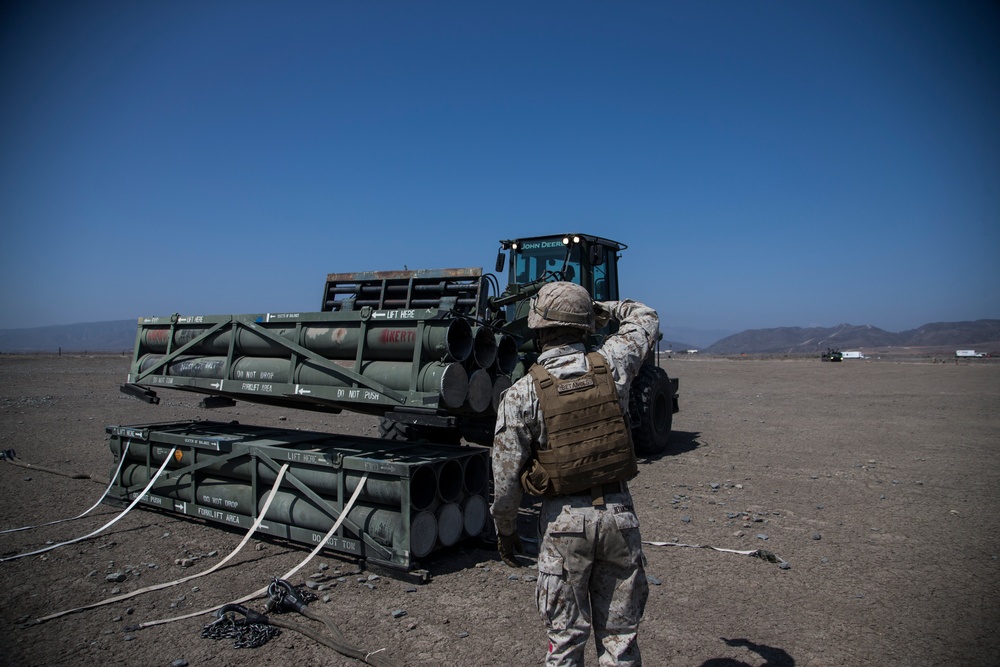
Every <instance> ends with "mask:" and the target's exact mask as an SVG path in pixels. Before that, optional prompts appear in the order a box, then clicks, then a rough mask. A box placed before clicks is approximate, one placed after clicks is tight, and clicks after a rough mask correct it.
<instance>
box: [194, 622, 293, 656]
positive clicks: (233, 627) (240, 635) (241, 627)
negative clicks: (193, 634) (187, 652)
mask: <svg viewBox="0 0 1000 667" xmlns="http://www.w3.org/2000/svg"><path fill="white" fill-rule="evenodd" d="M279 634H281V629H280V628H276V627H274V626H273V625H265V624H263V623H247V622H246V620H245V619H235V618H234V617H233V615H230V614H226V615H225V616H223V617H222V618H220V619H217V620H215V621H212V622H211V623H209V624H207V625H205V626H203V627H202V629H201V637H202V639H215V640H219V639H235V640H236V641H235V642H234V643H233V647H235V648H258V647H260V646H263V645H264V644H266V643H267V642H269V641H271V639H272V638H274V637H277V636H278V635H279Z"/></svg>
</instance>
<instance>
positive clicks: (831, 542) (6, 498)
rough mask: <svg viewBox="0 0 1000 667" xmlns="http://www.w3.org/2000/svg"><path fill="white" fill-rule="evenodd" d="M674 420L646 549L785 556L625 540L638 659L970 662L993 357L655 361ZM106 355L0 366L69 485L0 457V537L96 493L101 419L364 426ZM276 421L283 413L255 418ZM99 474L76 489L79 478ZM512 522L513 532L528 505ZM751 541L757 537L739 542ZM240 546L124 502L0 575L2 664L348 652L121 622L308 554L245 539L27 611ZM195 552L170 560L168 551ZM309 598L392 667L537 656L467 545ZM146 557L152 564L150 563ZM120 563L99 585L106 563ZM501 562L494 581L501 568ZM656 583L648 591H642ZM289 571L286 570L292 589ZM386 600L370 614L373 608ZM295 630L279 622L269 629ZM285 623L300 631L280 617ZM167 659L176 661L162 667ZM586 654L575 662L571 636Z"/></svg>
mask: <svg viewBox="0 0 1000 667" xmlns="http://www.w3.org/2000/svg"><path fill="white" fill-rule="evenodd" d="M667 363H668V369H669V371H670V372H671V373H672V374H674V375H676V376H677V377H679V378H680V379H681V408H682V412H680V413H679V414H678V415H676V416H675V422H674V426H675V440H674V448H673V450H672V451H671V452H669V453H668V454H667V455H665V456H662V457H659V458H656V459H653V460H645V461H644V462H643V464H642V465H641V466H640V474H639V476H638V478H637V479H636V480H635V481H634V482H633V483H632V488H633V492H634V496H635V501H636V507H637V510H638V512H639V515H640V519H641V521H642V533H643V537H644V539H646V540H650V541H672V542H682V543H687V544H701V545H712V546H716V547H723V548H731V549H740V550H748V549H759V548H764V549H767V550H769V551H772V552H774V553H775V554H777V555H778V556H780V557H781V558H783V559H784V560H785V561H787V562H788V563H789V564H790V566H791V567H790V568H788V569H782V568H780V567H779V566H778V565H777V564H774V563H768V562H765V561H763V560H760V559H756V558H750V557H747V556H743V555H738V554H734V553H725V552H718V551H711V550H707V549H691V548H684V547H671V546H663V547H656V546H649V547H647V550H646V556H647V559H648V562H649V568H648V571H649V574H650V575H652V577H655V581H654V585H652V586H651V593H650V598H649V604H648V607H647V609H646V615H645V619H644V622H643V625H642V627H641V631H640V642H641V645H642V647H643V655H644V658H645V661H646V664H647V665H691V666H700V667H708V666H715V667H719V666H726V667H737V666H741V665H752V666H760V665H769V666H777V665H780V666H784V667H789V666H791V665H798V666H803V667H806V666H808V667H812V666H819V665H824V666H832V665H859V666H860V665H908V666H917V665H984V666H985V665H994V664H997V656H1000V634H998V632H997V629H998V627H1000V579H998V569H1000V561H998V555H1000V519H998V516H1000V494H998V488H1000V437H998V436H1000V364H995V363H990V360H984V363H978V362H968V363H963V364H956V363H954V362H949V363H942V364H934V363H929V362H922V363H921V362H915V363H897V362H893V361H867V362H866V361H848V362H844V363H842V364H828V363H821V362H819V361H818V360H814V359H810V360H792V361H789V360H759V359H754V360H732V359H704V358H703V359H699V358H684V359H674V360H671V361H669V362H667ZM127 367H128V359H127V358H125V357H120V356H93V357H83V356H62V357H56V356H3V357H0V425H2V429H0V449H2V450H7V449H14V450H16V452H17V456H18V459H19V460H20V461H22V462H28V463H31V464H35V465H39V466H47V467H50V468H54V469H58V470H61V471H72V472H81V473H86V474H89V475H91V476H93V478H94V479H93V480H89V479H71V478H68V477H65V476H60V475H56V474H51V473H48V472H44V471H41V470H38V469H34V470H32V469H25V468H23V467H18V466H15V465H13V464H11V463H9V462H0V489H2V491H0V494H2V496H0V497H2V499H3V503H2V508H3V513H2V518H0V530H3V529H7V528H14V527H18V526H22V525H26V524H36V523H39V522H44V521H49V520H53V519H57V518H63V517H68V516H74V515H76V514H78V513H80V512H81V511H83V510H84V509H86V508H87V507H89V506H90V505H91V504H93V503H94V502H95V501H96V500H97V498H98V497H99V496H100V494H101V493H102V491H103V488H104V485H105V484H106V482H107V477H108V474H109V469H110V465H111V455H110V453H109V451H108V448H107V445H106V442H105V437H106V436H105V432H104V426H105V425H107V424H139V423H149V422H156V421H168V420H178V419H195V418H203V419H210V418H211V419H222V420H229V419H238V420H240V421H243V422H245V423H259V424H271V425H273V424H275V423H280V425H283V426H286V427H288V428H306V429H313V430H327V431H337V432H345V433H355V434H362V435H373V434H374V422H373V420H371V419H370V418H367V417H359V416H351V415H339V416H338V415H322V414H313V413H304V412H303V413H300V412H296V411H293V410H279V409H273V408H266V407H261V406H254V405H250V404H242V403H241V404H239V405H237V406H236V407H233V408H226V409H222V410H219V411H215V412H209V411H206V410H204V409H200V408H198V407H197V402H198V397H197V396H195V395H190V394H182V393H179V392H169V391H162V392H160V395H161V397H162V398H163V402H162V403H161V404H160V405H158V406H151V405H147V404H144V403H140V402H138V401H135V400H134V399H130V398H127V397H125V396H124V395H122V394H120V393H119V391H118V385H119V384H120V383H121V382H122V381H123V380H124V377H125V373H126V370H127ZM280 418H284V420H283V421H280V422H279V421H278V420H279V419H280ZM98 482H99V483H98ZM117 511H118V510H116V509H114V508H112V507H109V506H106V505H101V506H100V507H99V508H98V509H97V510H95V512H94V513H92V514H91V515H88V516H87V517H85V518H83V519H81V520H79V521H75V522H71V523H63V524H59V525H56V526H49V527H44V528H39V529H37V530H33V531H27V532H18V533H9V534H5V535H0V556H9V555H13V554H16V553H22V552H26V551H29V550H34V549H37V548H40V547H43V546H44V545H45V544H46V542H48V541H62V540H65V539H70V538H73V537H77V536H80V535H84V534H86V533H88V532H90V531H92V530H94V529H96V528H98V527H99V526H101V525H103V524H104V523H106V522H107V521H108V520H110V519H111V518H112V517H113V516H114V515H115V513H116V512H117ZM524 526H525V527H524V531H525V532H529V531H531V530H532V528H531V523H530V510H528V511H526V514H525V521H524ZM763 536H766V538H767V539H766V540H764V539H763ZM241 537H242V536H241V535H239V534H236V533H233V532H227V531H224V530H221V529H219V528H217V527H216V526H215V525H209V524H202V523H199V522H196V521H192V520H189V519H180V518H175V517H172V516H169V515H166V514H159V513H155V512H152V511H148V510H135V511H133V512H131V513H129V514H128V515H126V516H125V517H124V518H123V519H122V520H121V521H119V522H118V523H116V524H115V525H114V526H112V527H111V528H110V529H108V530H107V531H106V532H104V533H102V534H100V535H98V536H96V537H94V538H92V539H90V540H87V541H83V542H79V543H77V544H73V545H69V546H66V547H62V548H59V549H56V550H54V551H51V552H49V553H47V554H45V555H42V556H34V557H29V558H22V559H18V560H12V561H8V562H3V563H0V583H2V590H3V591H4V603H3V605H2V618H3V632H4V643H5V646H4V649H3V652H2V653H0V663H2V664H9V665H143V666H145V665H151V666H163V667H166V666H168V665H171V664H173V663H175V661H186V663H187V664H189V665H192V666H210V665H236V664H241V663H246V662H248V661H252V662H253V663H254V664H260V665H288V664H298V665H320V664H323V665H357V664H360V663H358V662H357V661H353V660H349V659H346V658H343V657H341V656H339V655H337V654H335V653H333V652H332V651H330V650H329V649H327V648H325V647H323V646H321V645H318V644H316V643H315V642H314V641H312V640H310V639H308V638H306V637H303V636H302V635H299V634H296V633H294V632H291V631H283V633H282V634H281V636H279V637H277V638H275V639H274V640H272V641H271V642H270V643H268V644H267V645H265V646H263V647H261V648H258V649H252V650H251V649H235V648H233V647H232V646H231V644H229V643H226V642H214V641H210V640H206V639H202V638H201V637H200V631H201V626H202V624H203V623H205V622H207V621H208V620H209V618H208V617H202V618H197V619H192V620H187V621H180V622H176V623H173V624H169V625H162V626H157V627H152V628H148V629H144V630H139V631H133V632H128V631H126V630H125V628H126V627H127V626H129V625H133V624H136V623H139V622H142V621H151V620H155V619H159V618H166V617H171V616H175V615H178V614H179V613H182V612H186V611H195V610H198V609H202V608H205V607H208V606H211V605H213V604H220V603H223V602H226V601H228V600H230V599H233V598H236V597H239V596H241V595H243V594H246V593H249V592H251V591H253V590H255V589H257V588H259V587H261V586H263V585H265V584H266V583H267V582H268V581H269V579H270V577H272V576H274V575H278V574H281V573H283V572H285V571H287V570H288V569H290V568H291V567H292V566H294V565H295V564H296V563H298V562H299V561H300V560H301V559H302V558H303V557H304V556H305V554H306V553H307V550H306V549H305V548H303V547H300V546H297V545H293V544H289V543H285V542H281V541H273V540H269V539H265V540H260V541H255V542H252V543H251V545H253V546H252V547H248V548H247V549H245V550H244V551H243V552H241V553H240V555H239V556H238V557H237V558H236V564H234V565H230V566H228V567H226V568H225V569H223V570H220V571H219V572H216V573H214V574H212V575H209V576H208V577H204V578H202V579H199V580H198V581H196V582H190V583H189V584H187V585H184V586H179V587H174V588H170V589H166V590H162V591H158V592H153V593H149V594H145V595H142V596H139V597H136V598H133V599H131V600H128V601H126V602H121V603H116V604H112V605H109V606H105V607H100V608H97V609H92V610H88V611H84V612H80V613H76V614H72V615H69V616H65V617H62V618H58V619H55V620H52V621H49V622H47V623H43V624H31V623H30V622H31V621H32V620H33V619H36V618H39V617H42V616H45V615H47V614H50V613H53V612H57V611H60V610H63V609H68V608H73V607H77V606H80V605H84V604H88V603H91V602H97V601H99V600H102V599H104V598H107V597H109V596H111V595H112V590H113V589H114V588H115V587H118V588H119V589H120V590H121V592H128V591H131V590H135V589H138V588H141V587H144V586H148V585H151V584H154V583H158V582H164V581H171V580H174V579H176V578H179V577H181V576H183V575H188V574H191V573H192V572H194V571H198V570H201V569H205V568H208V567H209V566H210V565H212V564H214V563H215V562H218V560H219V559H221V558H222V557H223V556H225V555H226V554H228V553H229V551H230V550H232V549H233V548H234V547H235V546H236V544H237V543H238V542H239V540H240V539H241ZM211 552H216V555H215V556H211V557H204V558H202V559H201V560H198V561H197V562H196V563H195V565H194V567H191V568H187V569H184V568H181V567H179V566H177V565H175V561H176V560H177V559H180V558H184V557H188V556H192V555H195V556H197V555H204V554H209V553H211ZM321 563H322V564H327V565H329V568H330V569H329V570H328V571H329V572H336V571H338V569H339V572H340V576H343V577H344V578H345V581H344V582H343V583H340V584H338V585H337V586H336V587H335V588H333V589H332V590H329V591H327V593H328V594H329V595H330V601H329V602H327V603H323V602H322V601H317V602H314V603H313V604H312V605H311V608H313V609H315V611H316V613H318V614H324V615H329V616H330V617H332V618H333V619H334V620H335V621H336V622H337V623H338V624H339V625H340V627H341V628H342V629H343V630H344V632H345V633H346V634H347V635H348V637H350V638H351V639H353V640H354V641H355V642H356V643H359V644H362V645H364V646H365V647H367V648H371V649H374V648H379V647H385V649H386V652H387V653H388V654H389V655H390V656H391V657H393V658H395V659H396V660H398V661H399V662H401V663H405V664H407V665H471V666H476V665H501V664H503V665H537V664H540V663H541V661H542V656H543V654H544V651H545V644H546V639H545V635H544V632H543V629H542V625H541V622H540V621H539V620H538V618H537V616H536V613H535V610H534V595H533V589H534V584H533V583H532V581H531V574H532V571H531V569H530V568H523V569H521V570H519V571H512V570H511V569H510V568H508V567H506V566H504V565H503V564H502V563H501V562H500V561H499V560H498V559H497V557H496V554H495V552H493V551H492V550H490V549H487V548H484V547H482V546H481V545H480V544H479V543H471V544H470V543H467V544H464V545H462V546H461V547H460V548H455V549H453V550H452V551H449V552H445V553H443V554H438V555H437V556H436V558H434V560H433V561H431V562H429V563H427V567H428V568H429V569H430V571H431V572H432V573H433V579H432V581H431V582H430V583H428V584H426V585H422V586H416V587H415V588H416V590H415V591H411V592H407V589H408V588H410V587H411V586H412V585H411V584H407V583H402V582H400V581H396V580H392V579H387V578H381V579H378V580H376V581H374V589H371V588H369V587H368V586H365V585H363V584H360V583H359V582H358V579H359V577H364V578H365V581H366V582H367V574H368V573H367V572H364V573H359V572H358V567H357V564H356V563H354V562H352V561H350V560H343V559H340V558H338V557H337V556H335V555H332V554H321V555H320V556H319V557H318V558H317V560H316V561H314V562H313V563H312V564H310V566H309V567H308V568H307V569H306V570H305V571H304V573H306V574H307V573H310V572H315V571H316V570H317V568H318V567H319V565H320V564H321ZM151 565H155V567H151ZM121 571H124V572H126V573H128V577H127V579H126V580H125V581H124V582H123V583H119V584H116V583H109V582H107V581H106V576H107V575H108V574H109V573H113V572H121ZM512 575H516V577H515V578H512ZM657 582H658V583H657ZM296 583H297V582H296ZM396 610H405V612H406V614H405V615H404V616H402V617H400V618H394V617H393V612H394V611H396ZM288 620H292V621H294V620H295V619H292V618H289V619H288ZM303 622H307V623H308V622H309V621H303ZM177 664H184V663H183V662H177ZM588 664H591V665H595V664H596V660H595V653H594V651H593V649H590V650H589V653H588Z"/></svg>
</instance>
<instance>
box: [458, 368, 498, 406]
mask: <svg viewBox="0 0 1000 667" xmlns="http://www.w3.org/2000/svg"><path fill="white" fill-rule="evenodd" d="M492 401H493V379H492V378H491V377H490V374H489V371H487V370H485V369H482V368H479V369H476V370H474V371H472V373H470V374H469V391H468V395H467V396H466V398H465V405H466V407H468V408H470V409H471V410H472V411H473V412H486V410H488V409H489V407H490V404H491V403H492Z"/></svg>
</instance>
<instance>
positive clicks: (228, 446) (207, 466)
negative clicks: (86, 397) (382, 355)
mask: <svg viewBox="0 0 1000 667" xmlns="http://www.w3.org/2000/svg"><path fill="white" fill-rule="evenodd" d="M107 432H108V435H109V438H108V444H109V447H110V449H111V452H112V454H113V456H114V459H115V469H117V468H118V463H119V461H121V458H122V456H123V455H124V457H125V461H124V464H123V465H122V466H121V471H120V473H119V474H118V477H117V478H116V479H115V480H114V482H115V483H114V484H113V485H112V488H111V490H110V491H109V493H108V497H110V498H114V499H116V500H120V501H130V500H132V499H133V498H135V496H136V495H137V494H138V493H139V492H140V491H141V490H142V489H143V488H144V487H145V486H146V484H147V483H148V482H149V480H150V478H151V476H152V475H153V474H155V472H156V470H157V469H158V468H159V466H160V465H161V464H162V463H163V461H164V459H165V458H166V457H167V456H168V455H169V453H170V451H171V449H172V448H174V447H176V448H177V449H176V451H175V454H174V456H173V459H172V460H171V461H170V462H169V463H168V464H167V469H166V471H165V472H164V474H162V475H161V476H160V478H159V479H158V480H157V482H156V483H155V484H154V485H153V487H152V488H151V489H150V491H149V493H148V494H147V495H146V496H144V497H143V499H142V502H143V503H145V504H146V505H149V506H152V507H156V508H160V509H165V510H170V511H174V512H180V513H182V514H186V515H190V516H195V517H199V518H202V519H207V520H209V521H216V522H220V523H226V524H230V525H235V526H239V527H243V528H248V527H249V526H250V525H251V524H252V523H253V521H254V520H255V519H256V517H257V516H258V515H259V513H260V511H261V510H262V509H263V506H264V503H265V501H266V497H267V494H268V492H269V490H270V488H271V486H272V485H273V483H274V480H275V479H276V474H277V470H278V468H279V467H280V465H281V464H282V463H286V462H287V463H289V465H290V467H289V470H288V472H287V473H286V475H285V478H284V479H283V480H282V483H281V485H280V487H279V488H278V490H277V492H276V494H275V498H274V500H273V501H272V503H271V506H270V507H269V509H268V511H267V514H266V516H265V517H264V518H265V522H264V524H263V525H262V526H261V528H260V530H261V531H264V532H266V533H269V534H272V535H276V536H279V537H284V538H288V539H292V540H295V541H300V542H304V543H307V544H315V543H316V542H318V541H319V540H320V539H321V538H322V536H323V535H324V534H325V533H326V531H328V530H329V529H330V527H331V526H332V525H333V523H334V522H335V521H336V519H337V517H338V516H339V515H340V510H341V509H343V507H344V505H345V504H346V503H347V500H348V499H349V498H350V497H351V495H352V494H353V493H354V491H355V490H356V489H357V487H358V483H359V481H360V480H361V478H362V476H364V475H367V476H368V479H367V480H366V483H365V485H364V488H363V490H362V492H361V495H360V496H359V498H358V502H357V503H356V504H355V506H354V507H353V508H352V509H351V511H350V512H349V513H348V515H347V519H346V521H345V522H344V524H343V526H342V527H341V528H340V532H339V533H338V534H337V535H336V536H334V537H333V538H331V539H330V541H329V542H328V544H327V546H328V547H329V548H331V549H333V550H335V551H340V552H343V553H346V554H350V555H354V556H358V557H362V558H365V559H366V560H368V561H370V562H372V563H376V564H382V565H384V566H387V567H391V568H395V569H400V570H410V569H412V567H413V565H414V559H420V558H423V557H425V556H427V555H428V554H430V553H432V552H433V551H435V550H437V549H439V548H442V547H448V546H451V545H453V544H455V543H456V542H458V541H459V540H460V539H462V538H463V537H468V536H474V535H478V534H479V533H480V532H481V531H482V529H483V528H484V526H485V524H486V518H487V502H486V501H487V496H486V493H487V481H488V477H489V461H488V450H487V449H485V448H481V447H475V446H448V445H432V444H419V445H415V444H411V443H393V442H387V441H384V440H379V439H375V438H363V437H352V436H343V435H331V434H328V433H318V432H309V431H290V430H278V429H272V428H265V427H259V426H247V425H240V424H237V423H228V424H223V423H216V422H178V423H173V424H153V425H148V426H129V427H116V426H109V427H108V428H107Z"/></svg>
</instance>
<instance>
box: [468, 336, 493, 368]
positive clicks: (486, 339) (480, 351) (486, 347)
mask: <svg viewBox="0 0 1000 667" xmlns="http://www.w3.org/2000/svg"><path fill="white" fill-rule="evenodd" d="M496 358H497V339H496V335H495V334H494V333H493V332H492V331H490V330H489V329H487V328H486V327H476V330H475V336H474V339H473V346H472V360H473V361H474V362H475V364H476V365H477V366H479V367H480V368H489V367H490V366H492V365H493V362H494V361H496Z"/></svg>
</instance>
